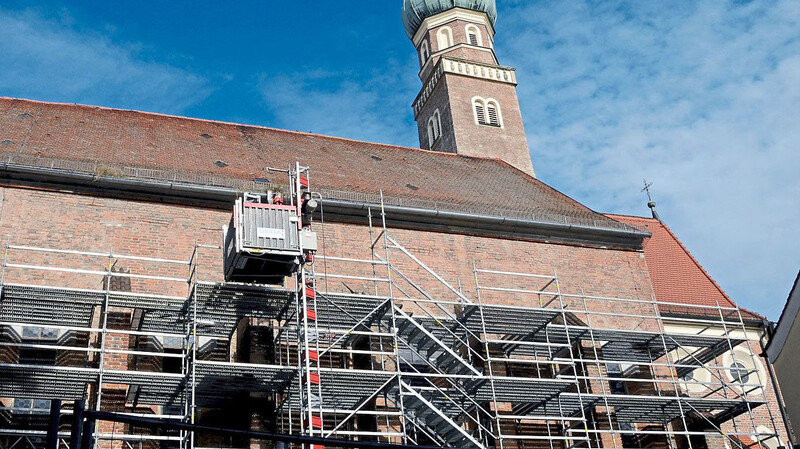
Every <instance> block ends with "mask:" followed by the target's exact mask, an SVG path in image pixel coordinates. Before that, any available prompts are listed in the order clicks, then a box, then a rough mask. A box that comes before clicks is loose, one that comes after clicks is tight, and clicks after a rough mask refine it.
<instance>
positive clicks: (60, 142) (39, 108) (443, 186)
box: [0, 98, 630, 230]
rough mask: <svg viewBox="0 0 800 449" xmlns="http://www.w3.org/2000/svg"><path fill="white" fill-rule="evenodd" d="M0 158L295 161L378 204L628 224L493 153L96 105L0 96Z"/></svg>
mask: <svg viewBox="0 0 800 449" xmlns="http://www.w3.org/2000/svg"><path fill="white" fill-rule="evenodd" d="M0 156H1V157H3V158H5V159H7V158H9V157H16V158H17V159H29V160H30V159H34V158H41V159H55V160H59V161H60V160H66V161H73V162H79V163H87V164H84V165H85V166H92V165H91V164H95V165H94V167H97V164H103V165H105V164H107V165H109V166H113V167H136V168H140V169H151V170H152V171H150V172H147V173H149V174H150V175H153V176H163V174H165V173H179V174H181V176H183V177H185V176H195V177H196V179H198V180H200V181H201V182H202V180H204V179H212V178H215V179H233V180H243V181H253V180H255V179H259V178H269V180H270V181H273V182H278V183H282V182H283V181H284V179H283V177H282V176H281V175H278V174H275V173H267V172H266V171H265V168H266V167H287V168H288V167H289V166H290V165H293V164H294V163H295V161H298V162H300V163H301V164H304V165H308V166H309V167H311V168H312V172H311V174H312V182H313V184H314V186H315V188H319V189H328V190H329V191H334V190H335V191H341V192H343V193H347V194H357V195H361V196H374V195H377V194H378V193H379V192H380V191H381V190H383V193H384V195H385V196H386V198H387V202H389V203H391V202H392V201H394V202H395V203H397V202H400V203H402V204H401V205H408V206H416V207H425V208H434V209H437V210H452V211H456V212H470V213H484V214H495V215H502V216H513V217H518V218H532V219H534V220H539V221H543V222H554V223H569V224H580V225H588V226H594V227H599V228H610V229H626V230H627V229H630V228H629V227H628V226H627V225H624V224H622V223H619V222H617V221H615V220H613V219H610V218H608V217H606V216H604V215H602V214H599V213H596V212H594V211H592V210H591V209H589V208H587V207H585V206H583V205H581V204H579V203H578V202H576V201H574V200H572V199H571V198H569V197H567V196H566V195H564V194H562V193H560V192H558V191H556V190H555V189H553V188H551V187H549V186H547V185H546V184H544V183H543V182H541V181H539V180H536V179H534V178H532V177H530V176H528V175H527V174H525V173H523V172H522V171H519V170H517V169H515V168H514V167H512V166H510V165H508V164H507V163H505V162H503V161H500V160H498V159H489V158H476V157H467V156H460V155H455V154H450V153H441V152H433V151H425V150H420V149H416V148H404V147H398V146H392V145H384V144H376V143H368V142H359V141H354V140H348V139H342V138H336V137H328V136H322V135H317V134H310V133H301V132H291V131H285V130H278V129H272V128H264V127H257V126H246V125H237V124H233V123H222V122H215V121H208V120H197V119H191V118H185V117H175V116H167V115H160V114H152V113H143V112H136V111H127V110H118V109H109V108H102V107H93V106H82V105H72V104H55V103H44V102H38V101H30V100H21V99H12V98H0ZM218 161H221V162H222V163H219V162H218ZM215 162H217V164H218V165H224V167H220V166H218V165H216V164H215ZM223 163H224V164H223ZM95 169H97V168H95ZM145 171H146V170H145ZM142 172H143V171H141V170H140V171H138V172H137V173H142Z"/></svg>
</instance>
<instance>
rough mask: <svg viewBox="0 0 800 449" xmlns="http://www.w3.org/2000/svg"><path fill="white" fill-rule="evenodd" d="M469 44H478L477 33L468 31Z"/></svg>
mask: <svg viewBox="0 0 800 449" xmlns="http://www.w3.org/2000/svg"><path fill="white" fill-rule="evenodd" d="M467 36H468V38H469V43H470V45H478V35H477V34H475V33H469V34H468V35H467Z"/></svg>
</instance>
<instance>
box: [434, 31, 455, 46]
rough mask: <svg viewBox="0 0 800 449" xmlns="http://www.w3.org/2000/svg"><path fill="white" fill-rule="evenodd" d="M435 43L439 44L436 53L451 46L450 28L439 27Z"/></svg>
mask: <svg viewBox="0 0 800 449" xmlns="http://www.w3.org/2000/svg"><path fill="white" fill-rule="evenodd" d="M436 43H437V44H439V48H438V51H442V50H444V49H445V48H450V47H452V46H453V30H451V29H450V27H441V28H439V31H437V32H436Z"/></svg>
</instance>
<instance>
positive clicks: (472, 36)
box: [464, 25, 483, 47]
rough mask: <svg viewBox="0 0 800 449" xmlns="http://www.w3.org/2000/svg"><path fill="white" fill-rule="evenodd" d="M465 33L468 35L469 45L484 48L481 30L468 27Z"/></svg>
mask: <svg viewBox="0 0 800 449" xmlns="http://www.w3.org/2000/svg"><path fill="white" fill-rule="evenodd" d="M464 31H465V33H466V35H467V43H469V44H470V45H475V46H478V47H483V36H481V30H480V29H479V28H478V27H477V26H475V25H467V26H466V27H464Z"/></svg>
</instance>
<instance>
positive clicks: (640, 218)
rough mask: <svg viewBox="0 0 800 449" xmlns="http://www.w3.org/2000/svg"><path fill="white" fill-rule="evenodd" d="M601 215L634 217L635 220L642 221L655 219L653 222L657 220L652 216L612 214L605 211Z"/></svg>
mask: <svg viewBox="0 0 800 449" xmlns="http://www.w3.org/2000/svg"><path fill="white" fill-rule="evenodd" d="M603 215H605V216H607V217H625V218H635V219H637V220H642V221H655V222H657V221H658V220H656V219H655V218H652V217H643V216H641V215H628V214H613V213H605V214H603Z"/></svg>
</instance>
